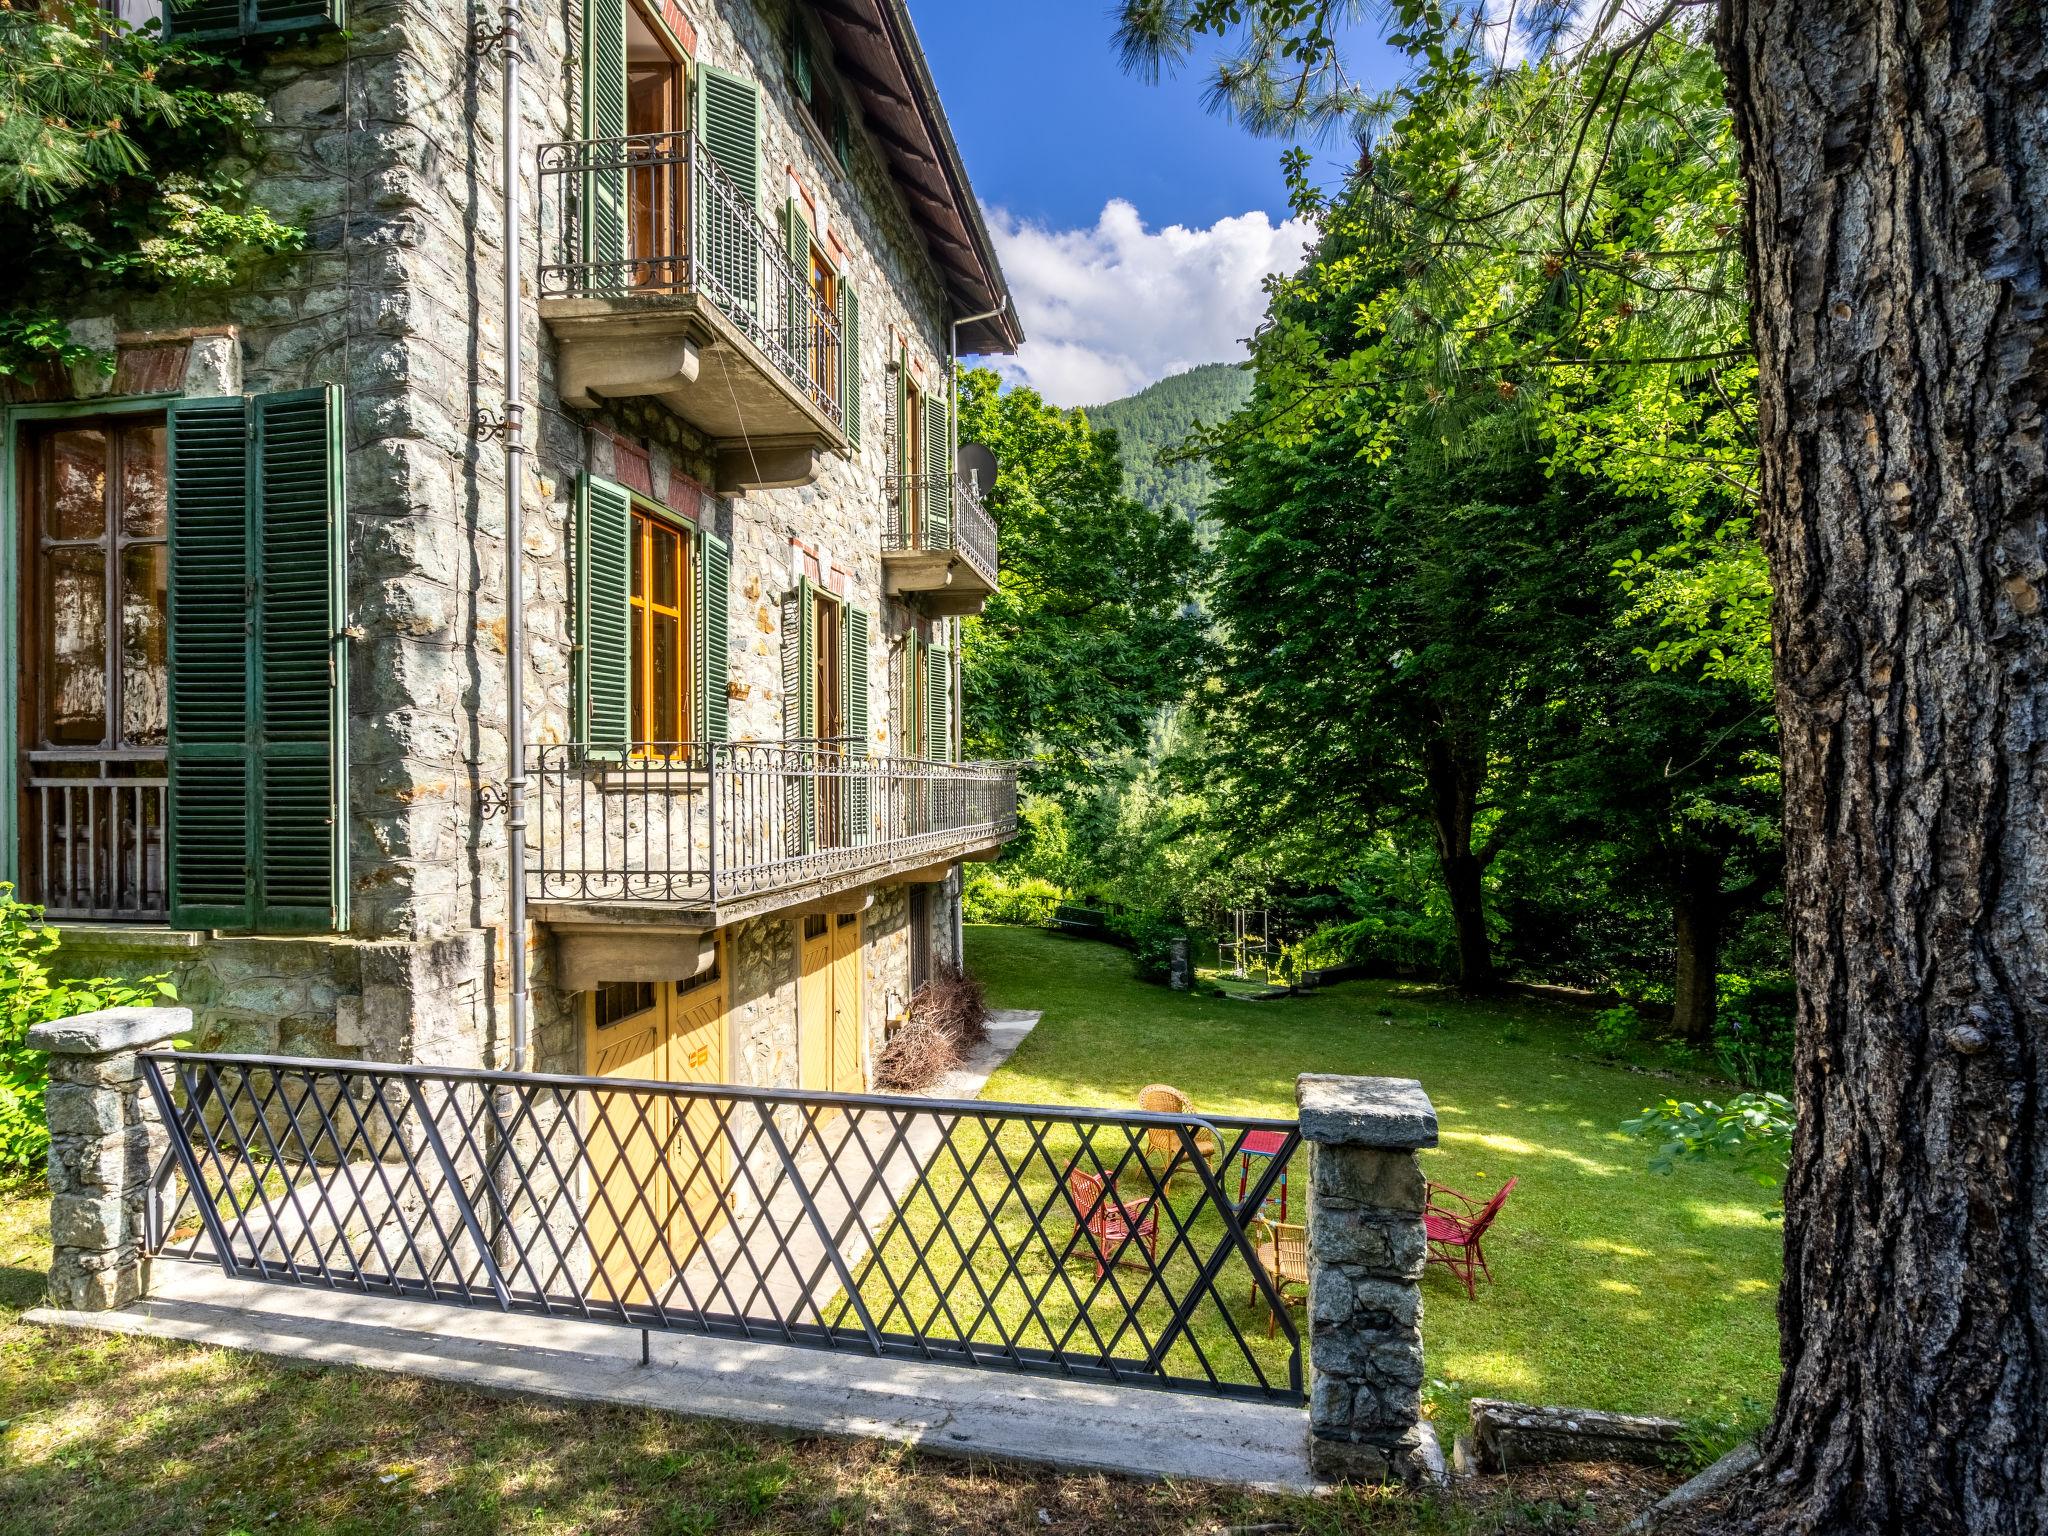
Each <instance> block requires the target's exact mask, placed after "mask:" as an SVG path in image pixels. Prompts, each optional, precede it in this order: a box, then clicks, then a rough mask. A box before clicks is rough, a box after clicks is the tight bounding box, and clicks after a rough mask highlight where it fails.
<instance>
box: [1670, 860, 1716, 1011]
mask: <svg viewBox="0 0 2048 1536" xmlns="http://www.w3.org/2000/svg"><path fill="white" fill-rule="evenodd" d="M1726 874H1727V860H1726V859H1724V858H1723V857H1722V856H1721V855H1720V854H1719V853H1717V852H1715V851H1714V850H1713V849H1707V848H1700V849H1694V848H1688V849H1686V850H1685V851H1684V852H1682V853H1680V854H1679V856H1678V867H1677V869H1676V871H1675V875H1674V878H1673V880H1672V888H1671V912H1672V924H1671V932H1672V939H1673V942H1674V946H1675V948H1676V950H1677V957H1676V958H1677V964H1676V968H1675V972H1674V976H1673V991H1672V1003H1671V1022H1672V1024H1673V1025H1674V1026H1675V1027H1676V1029H1677V1033H1678V1035H1679V1037H1680V1038H1681V1039H1683V1040H1685V1041H1686V1042H1687V1043H1688V1044H1690V1045H1696V1046H1701V1047H1705V1046H1710V1045H1712V1044H1713V1043H1714V1016H1715V1011H1716V1009H1717V1007H1718V1006H1719V1002H1720V981H1721V933H1722V929H1723V927H1724V926H1725V924H1726V921H1727V916H1728V898H1727V895H1726V894H1725V893H1724V892H1723V891H1722V889H1721V882H1722V879H1723V877H1724V876H1725V875H1726Z"/></svg>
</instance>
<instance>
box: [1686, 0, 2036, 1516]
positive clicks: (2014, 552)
mask: <svg viewBox="0 0 2048 1536" xmlns="http://www.w3.org/2000/svg"><path fill="white" fill-rule="evenodd" d="M1720 26H1721V31H1720V36H1719V41H1720V46H1721V52H1722V57H1723V61H1724V63H1725V65H1726V67H1727V72H1728V83H1729V95H1730V100H1731V102H1732V104H1733V107H1734V111H1735V122H1736V129H1737V134H1738V137H1739V142H1740V146H1741V150H1742V155H1743V160H1744V165H1745V170H1746V172H1747V182H1748V189H1749V209H1748V216H1747V218H1746V220H1745V222H1744V235H1745V239H1746V241H1747V244H1748V253H1749V257H1750V276H1749V282H1750V298H1751V301H1752V308H1753V317H1754V318H1753V321H1752V324H1753V326H1754V330H1755V339H1756V344H1757V349H1758V355H1759V360H1760V366H1761V381H1760V399H1759V421H1758V435H1759V439H1760V444H1761V449H1762V455H1761V474H1762V491H1763V508H1764V512H1765V540H1766V547H1767V550H1768V553H1769V556H1770V561H1771V570H1772V575H1773V578H1774V581H1775V585H1776V593H1777V600H1776V615H1775V619H1774V625H1775V637H1774V638H1775V641H1776V646H1777V655H1778V667H1779V681H1778V714H1779V718H1780V720H1781V722H1782V725H1783V730H1784V774H1785V842H1786V850H1787V859H1786V906H1787V915H1788V919H1789V922H1790V925H1791V930H1792V944H1793V963H1794V966H1795V968H1796V971H1797V975H1798V979H1799V987H1800V1001H1799V1043H1798V1051H1797V1060H1796V1068H1795V1071H1796V1081H1797V1095H1798V1111H1799V1128H1798V1133H1797V1135H1796V1137H1795V1138H1794V1143H1793V1149H1792V1163H1791V1170H1790V1175H1789V1178H1788V1180H1787V1183H1786V1188H1785V1196H1786V1199H1785V1284H1784V1288H1783V1290H1782V1292H1781V1294H1780V1301H1779V1319H1780V1331H1781V1338H1782V1352H1783V1356H1784V1364H1785V1373H1784V1377H1783V1381H1782V1383H1781V1386H1780V1391H1779V1397H1778V1412H1777V1417H1776V1421H1775V1423H1774V1425H1773V1427H1772V1429H1771V1431H1770V1433H1769V1435H1768V1436H1767V1438H1766V1442H1765V1446H1764V1460H1763V1464H1762V1466H1761V1468H1760V1469H1759V1472H1758V1474H1757V1478H1756V1480H1755V1481H1754V1482H1753V1483H1752V1484H1751V1485H1750V1486H1749V1488H1748V1489H1747V1491H1746V1494H1745V1495H1744V1496H1743V1497H1741V1498H1738V1499H1736V1500H1735V1501H1734V1508H1733V1512H1732V1513H1731V1514H1730V1515H1729V1516H1728V1517H1727V1518H1728V1521H1729V1523H1730V1528H1743V1529H1749V1530H1766V1531H1774V1532H1778V1531H1784V1532H1790V1531H1797V1532H1802V1533H1804V1532H1834V1531H1844V1532H1847V1531H1854V1532H1865V1531H1873V1532H1875V1531H1883V1532H1914V1533H1926V1536H1939V1533H1946V1532H1957V1533H1960V1532H1965V1531H1967V1532H1969V1533H1971V1536H2021V1533H2026V1536H2038V1533H2039V1532H2041V1531H2043V1530H2048V1451H2044V1447H2048V614H2044V611H2043V610H2044V600H2048V571H2044V550H2048V469H2044V441H2043V432H2044V419H2043V418H2044V406H2048V276H2044V269H2048V23H2044V20H2043V13H2042V10H2041V7H2040V6H2039V5H2038V4H2024V3H2013V0H1955V3H1953V4H1949V5H1930V4H1914V5H1909V4H1907V3H1905V0H1801V3H1799V4H1796V5H1795V4H1792V3H1789V0H1723V9H1722V13H1721V22H1720Z"/></svg>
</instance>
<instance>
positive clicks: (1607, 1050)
mask: <svg viewBox="0 0 2048 1536" xmlns="http://www.w3.org/2000/svg"><path fill="white" fill-rule="evenodd" d="M1642 1032H1643V1016H1642V1015H1641V1014H1639V1013H1637V1012H1636V1011H1635V1009H1634V1007H1633V1006H1631V1005H1630V1004H1628V1003H1623V1004H1621V1005H1620V1006H1619V1007H1615V1008H1602V1009H1601V1010H1600V1011H1599V1012H1598V1013H1596V1014H1594V1015H1593V1022H1592V1023H1591V1024H1589V1025H1587V1026H1586V1029H1585V1033H1584V1034H1583V1035H1581V1036H1580V1038H1581V1039H1583V1040H1584V1041H1585V1042H1586V1044H1587V1045H1588V1046H1589V1047H1591V1048H1592V1050H1593V1053H1594V1054H1595V1055H1598V1056H1605V1057H1610V1058H1612V1057H1616V1056H1619V1055H1621V1054H1622V1053H1623V1052H1624V1051H1626V1050H1627V1049H1628V1048H1629V1047H1630V1046H1631V1045H1633V1044H1634V1043H1635V1042H1636V1040H1637V1039H1638V1038H1639V1037H1640V1036H1641V1034H1642Z"/></svg>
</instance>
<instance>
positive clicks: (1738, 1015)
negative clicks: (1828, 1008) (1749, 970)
mask: <svg viewBox="0 0 2048 1536" xmlns="http://www.w3.org/2000/svg"><path fill="white" fill-rule="evenodd" d="M1720 993H1721V995H1720V1002H1719V1007H1718V1009H1717V1013H1716V1018H1715V1023H1714V1059H1715V1060H1716V1061H1717V1062H1719V1063H1720V1066H1721V1070H1722V1071H1724V1072H1726V1073H1727V1074H1728V1075H1729V1076H1730V1077H1732V1078H1734V1079H1735V1081H1736V1082H1738V1083H1740V1084H1741V1085H1742V1086H1743V1087H1745V1088H1748V1089H1752V1090H1764V1089H1770V1090H1783V1089H1785V1088H1788V1087H1790V1086H1791V1083H1792V1027H1793V1018H1794V1013H1795V994H1794V991H1793V986H1792V979H1791V978H1790V977H1789V976H1781V975H1764V976H1755V977H1751V976H1730V975H1724V976H1722V977H1721V978H1720Z"/></svg>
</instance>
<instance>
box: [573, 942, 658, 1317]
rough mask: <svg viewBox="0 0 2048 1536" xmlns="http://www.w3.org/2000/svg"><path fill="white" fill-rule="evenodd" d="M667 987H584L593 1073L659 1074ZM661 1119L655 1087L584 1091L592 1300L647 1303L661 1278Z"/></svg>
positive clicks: (587, 1049)
mask: <svg viewBox="0 0 2048 1536" xmlns="http://www.w3.org/2000/svg"><path fill="white" fill-rule="evenodd" d="M669 992H670V989H669V988H668V987H667V986H662V985H656V984H653V983H634V982H621V983H614V984H613V985H611V986H608V987H605V988H602V989H601V990H599V991H596V992H593V993H592V994H591V995H590V999H589V1002H588V1003H587V1004H586V1005H585V1006H586V1014H585V1029H586V1035H585V1050H584V1060H586V1061H588V1062H589V1063H590V1071H591V1074H592V1075H593V1076H595V1077H617V1078H634V1079H639V1080H641V1081H653V1082H661V1081H663V1080H664V1079H665V1078H666V1077H667V1074H668V1017H669V1002H668V1000H669ZM669 1124H670V1112H669V1108H668V1103H667V1101H666V1100H665V1099H662V1098H660V1097H658V1096H655V1095H651V1094H647V1093H644V1092H641V1093H636V1092H634V1091H633V1090H631V1089H629V1088H620V1089H617V1090H593V1091H592V1092H591V1094H590V1103H589V1110H588V1114H587V1117H586V1121H585V1124H584V1144H585V1146H586V1148H587V1149H588V1155H589V1159H590V1167H589V1178H590V1192H589V1197H588V1200H587V1202H586V1210H585V1216H584V1233H585V1240H586V1241H587V1242H588V1243H589V1245H590V1259H591V1273H590V1294H591V1296H592V1297H593V1298H595V1299H597V1300H601V1301H623V1302H646V1301H648V1300H650V1299H652V1294H651V1293H653V1292H658V1291H660V1290H662V1289H665V1288H666V1286H667V1283H668V1280H669V1268H668V1265H667V1261H666V1258H665V1257H664V1256H663V1255H662V1253H661V1233H662V1232H663V1230H664V1229H665V1228H666V1226H667V1224H668V1221H669V1217H670V1213H671V1210H672V1207H673V1197H672V1195H671V1194H670V1182H669V1179H668V1177H667V1175H666V1171H665V1169H664V1167H663V1164H664V1162H665V1159H666V1155H667V1154H666V1146H665V1144H666V1142H667V1141H668V1130H669Z"/></svg>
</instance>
